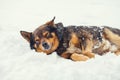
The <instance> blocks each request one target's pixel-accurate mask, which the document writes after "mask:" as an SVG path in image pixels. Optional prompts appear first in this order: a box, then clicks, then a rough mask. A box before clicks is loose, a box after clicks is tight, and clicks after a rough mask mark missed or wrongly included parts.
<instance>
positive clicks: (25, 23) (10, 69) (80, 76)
mask: <svg viewBox="0 0 120 80" xmlns="http://www.w3.org/2000/svg"><path fill="white" fill-rule="evenodd" d="M53 16H56V21H55V22H63V24H64V25H65V26H67V25H98V26H102V25H107V26H111V27H116V28H119V26H120V0H0V80H120V56H115V55H114V54H113V53H109V54H107V55H104V56H98V55H96V58H95V59H91V60H88V61H86V62H73V61H71V60H67V59H63V58H61V57H58V56H57V55H56V53H55V52H54V53H53V54H51V55H49V56H48V55H45V54H42V53H36V52H35V51H32V50H30V48H29V44H28V43H27V42H26V41H25V40H24V39H23V38H22V37H21V35H20V33H19V31H20V30H26V31H33V30H34V29H35V28H37V27H38V26H39V25H41V24H43V23H45V22H46V21H49V20H51V19H52V18H53Z"/></svg>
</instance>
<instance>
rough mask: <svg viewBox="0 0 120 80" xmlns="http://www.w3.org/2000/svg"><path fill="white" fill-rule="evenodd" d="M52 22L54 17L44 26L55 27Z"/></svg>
mask: <svg viewBox="0 0 120 80" xmlns="http://www.w3.org/2000/svg"><path fill="white" fill-rule="evenodd" d="M54 20H55V17H54V18H53V19H52V20H51V21H49V22H47V23H46V25H48V26H53V27H54V26H55V24H54Z"/></svg>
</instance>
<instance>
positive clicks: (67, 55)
mask: <svg viewBox="0 0 120 80" xmlns="http://www.w3.org/2000/svg"><path fill="white" fill-rule="evenodd" d="M71 55H72V54H71V53H68V52H67V51H66V52H64V53H62V54H61V57H63V58H65V59H69V58H70V56H71Z"/></svg>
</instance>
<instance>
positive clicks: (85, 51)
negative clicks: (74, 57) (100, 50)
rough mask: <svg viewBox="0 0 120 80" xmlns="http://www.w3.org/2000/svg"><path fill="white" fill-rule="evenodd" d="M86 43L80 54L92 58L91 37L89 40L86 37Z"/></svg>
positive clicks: (93, 55)
mask: <svg viewBox="0 0 120 80" xmlns="http://www.w3.org/2000/svg"><path fill="white" fill-rule="evenodd" d="M86 44H87V45H86V48H85V50H84V49H83V50H82V54H84V55H86V56H88V57H89V58H94V57H95V54H94V53H92V48H93V41H92V39H91V40H89V39H87V40H86Z"/></svg>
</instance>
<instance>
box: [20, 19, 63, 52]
mask: <svg viewBox="0 0 120 80" xmlns="http://www.w3.org/2000/svg"><path fill="white" fill-rule="evenodd" d="M54 19H55V17H54V18H53V19H52V20H51V21H49V22H47V23H45V24H43V25H41V26H40V27H38V28H37V29H36V30H35V31H33V32H26V31H20V33H21V35H22V37H23V38H24V39H26V40H27V41H28V42H29V43H30V47H31V49H35V51H36V52H44V53H46V54H50V53H52V52H54V51H55V50H56V49H57V48H58V46H59V41H60V40H61V38H62V31H63V25H62V23H58V24H54Z"/></svg>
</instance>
